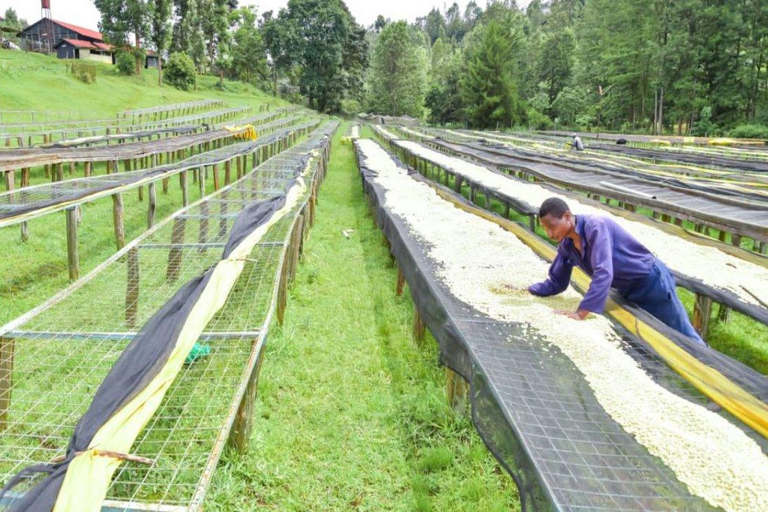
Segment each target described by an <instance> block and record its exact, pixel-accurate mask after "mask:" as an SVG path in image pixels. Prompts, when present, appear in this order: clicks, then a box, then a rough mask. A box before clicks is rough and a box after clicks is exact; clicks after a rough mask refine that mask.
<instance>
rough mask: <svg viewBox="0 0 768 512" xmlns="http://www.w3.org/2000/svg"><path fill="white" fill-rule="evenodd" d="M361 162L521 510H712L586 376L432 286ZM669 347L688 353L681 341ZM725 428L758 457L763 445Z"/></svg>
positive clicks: (681, 387) (691, 394)
mask: <svg viewBox="0 0 768 512" xmlns="http://www.w3.org/2000/svg"><path fill="white" fill-rule="evenodd" d="M358 163H359V165H360V171H361V177H362V181H363V188H364V190H365V192H366V193H367V194H368V197H369V199H370V201H371V203H372V205H373V206H374V211H375V217H376V221H377V223H378V225H379V226H380V228H381V229H382V230H383V232H384V234H385V236H386V238H387V239H388V240H389V242H390V245H391V249H392V252H393V254H394V256H395V258H396V259H397V261H398V265H399V267H400V269H401V270H402V272H403V274H404V275H405V278H406V281H407V282H408V285H409V288H410V290H411V294H412V296H413V299H414V302H415V304H416V307H417V309H418V311H419V312H420V314H421V316H422V318H423V319H424V320H425V322H426V324H427V326H428V327H429V329H430V331H431V332H432V333H433V334H434V336H435V338H436V339H437V341H438V343H439V344H440V349H441V350H440V358H441V360H442V362H444V363H445V364H446V365H447V366H449V367H450V368H452V369H453V370H455V371H456V372H457V373H459V374H461V375H462V376H463V377H464V378H465V379H466V380H467V381H468V382H469V383H470V386H471V392H470V398H471V402H472V416H473V421H474V424H475V426H476V428H477V430H478V432H479V433H480V435H481V437H482V438H483V440H484V441H485V443H486V444H487V445H488V447H489V448H490V450H491V451H492V452H493V454H494V455H495V456H496V457H497V458H498V459H499V461H500V462H501V463H502V465H503V466H504V467H505V468H506V469H507V470H508V471H510V473H511V474H512V475H513V476H514V478H515V481H516V483H517V484H518V487H519V490H520V495H521V502H522V504H523V507H524V508H525V509H533V510H627V511H629V510H691V511H705V510H714V508H713V507H711V506H710V505H709V504H707V503H706V502H705V501H704V500H703V499H701V498H698V497H696V496H693V495H691V494H690V493H689V492H688V490H687V487H686V486H685V485H684V484H682V483H680V482H679V481H678V480H677V478H676V477H675V475H674V474H673V472H672V471H671V470H670V469H669V468H668V467H666V466H665V465H664V464H663V463H662V462H661V461H660V459H658V458H657V457H655V456H653V455H651V454H650V453H649V452H648V451H647V450H646V449H645V447H643V446H642V445H640V444H639V443H637V441H635V439H634V438H633V437H632V436H630V435H629V434H627V433H626V432H625V431H624V430H623V429H622V428H621V426H620V425H618V424H617V423H616V422H615V421H613V420H612V419H611V418H610V417H609V416H608V414H607V413H606V412H605V411H604V409H603V408H602V406H601V405H600V404H599V403H598V402H597V400H596V398H595V397H594V395H593V393H592V391H591V389H590V387H589V385H588V383H587V382H586V381H585V379H584V377H583V375H582V374H581V373H580V372H579V371H578V369H576V368H575V366H574V365H573V363H572V362H571V361H570V360H569V359H568V358H567V357H566V356H564V355H563V354H562V353H561V352H559V350H557V349H553V348H548V347H547V346H546V345H547V344H545V343H544V342H543V341H542V340H540V339H537V338H535V337H531V335H529V334H526V331H524V329H523V328H522V327H523V326H521V325H519V324H515V323H511V322H510V323H507V322H499V321H495V320H493V319H490V318H489V317H487V316H486V315H484V314H482V313H480V312H479V311H477V310H475V309H473V308H472V307H471V306H469V305H467V304H465V303H462V302H460V301H459V300H457V299H456V298H455V297H453V296H452V295H451V294H450V292H449V291H448V290H447V288H446V287H445V285H444V284H442V282H440V281H439V279H438V278H437V277H436V275H437V272H438V269H437V268H436V266H435V265H436V264H435V263H434V262H433V261H431V260H430V259H429V257H428V256H427V251H428V249H427V247H425V246H424V244H423V242H420V241H419V240H417V239H415V238H414V236H412V235H411V234H410V231H409V229H408V227H407V225H406V224H405V223H404V222H403V220H402V219H400V218H399V217H398V216H397V215H395V214H393V213H391V212H390V211H389V210H388V209H387V208H386V207H385V206H383V203H384V198H385V196H386V191H385V190H383V189H382V188H381V187H380V186H379V185H377V184H376V183H375V181H374V179H375V176H376V172H375V170H372V169H369V168H366V167H365V166H364V165H363V162H362V160H361V159H360V155H359V154H358ZM412 175H413V173H412ZM510 236H512V235H510ZM639 316H642V313H639ZM644 319H645V318H644ZM648 320H649V323H653V320H652V319H648ZM656 325H658V322H656ZM659 327H660V326H659ZM660 328H661V327H660ZM617 331H618V332H619V333H620V334H622V335H623V337H624V344H623V347H624V349H625V350H626V351H627V353H628V354H629V355H630V356H631V357H633V358H634V360H635V361H637V362H638V364H640V365H641V366H642V367H643V369H644V370H645V371H646V372H647V373H648V374H649V375H650V376H651V377H652V378H653V379H654V380H655V381H656V382H657V383H658V384H659V385H661V386H663V387H664V388H666V389H667V390H669V391H670V392H672V393H675V394H677V395H678V396H681V397H684V398H686V399H687V400H690V401H692V402H694V403H697V404H701V405H703V406H709V407H713V406H714V404H713V403H712V402H710V401H709V400H708V399H706V398H705V397H703V396H702V395H701V394H700V393H698V392H697V391H696V390H695V389H693V388H692V386H690V385H689V384H688V383H687V382H685V381H684V380H683V379H682V378H680V377H679V376H678V375H677V374H676V373H674V372H673V371H672V370H670V369H669V367H668V366H667V365H666V364H664V363H663V362H662V361H660V360H659V358H658V357H657V355H656V354H655V353H654V352H653V351H652V350H651V349H650V348H649V347H648V346H647V345H646V344H645V343H644V342H643V341H642V340H638V339H634V338H632V337H630V336H629V335H628V333H627V332H626V331H624V330H622V329H621V328H617ZM667 334H668V335H670V336H673V333H670V332H667ZM681 338H682V339H681ZM675 341H677V342H679V343H680V344H682V345H684V346H686V347H687V346H689V345H690V342H686V341H685V339H684V338H683V337H680V336H678V337H677V338H676V339H675ZM545 348H547V350H544V349H545ZM715 408H716V407H715ZM720 414H722V415H723V416H725V417H727V418H729V419H732V418H730V416H729V415H728V414H726V413H723V412H720ZM732 421H734V423H736V424H737V425H739V427H740V428H741V429H742V430H744V431H745V432H746V433H747V435H750V437H752V438H753V439H755V440H756V441H757V442H758V443H760V444H761V447H762V448H763V451H764V452H765V443H764V442H763V440H762V438H760V436H758V435H757V434H756V433H754V432H753V431H751V430H750V429H749V428H747V427H746V426H744V425H742V424H740V423H739V422H737V421H736V420H733V419H732Z"/></svg>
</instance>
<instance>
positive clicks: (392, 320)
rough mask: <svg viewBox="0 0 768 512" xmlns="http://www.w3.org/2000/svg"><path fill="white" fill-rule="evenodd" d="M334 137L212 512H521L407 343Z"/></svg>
mask: <svg viewBox="0 0 768 512" xmlns="http://www.w3.org/2000/svg"><path fill="white" fill-rule="evenodd" d="M344 130H345V127H342V128H341V129H340V130H339V135H340V134H342V133H344ZM339 135H337V140H336V141H335V144H334V148H333V152H332V155H331V164H330V170H329V175H328V179H327V181H326V182H325V184H324V185H323V188H322V192H321V194H320V203H319V208H318V212H317V224H316V225H315V227H314V229H313V230H312V231H311V238H310V240H309V242H308V243H307V245H306V249H305V250H306V252H305V256H304V261H303V264H302V265H301V267H300V268H299V272H298V276H297V280H296V282H295V283H294V285H293V288H292V290H291V293H290V298H289V304H288V313H287V318H286V322H285V325H284V326H283V328H282V329H276V330H275V331H273V334H272V338H271V340H270V341H269V345H268V349H267V352H266V357H265V362H264V366H263V369H262V372H261V378H260V384H259V394H260V398H259V401H258V406H257V418H256V423H255V429H254V433H253V438H252V440H251V449H250V452H249V453H248V454H247V455H244V456H236V455H235V454H228V456H226V457H225V460H224V461H223V463H222V464H221V466H220V467H219V469H218V470H217V472H216V475H215V477H214V485H213V487H212V489H211V491H210V494H209V497H208V500H207V502H206V510H222V511H223V510H253V509H254V508H256V506H257V504H258V505H260V506H262V507H264V508H265V509H267V508H269V509H275V510H296V511H299V510H352V509H359V510H417V511H430V510H434V511H438V510H473V511H474V510H483V511H494V510H515V509H516V508H518V507H519V505H518V502H517V497H516V495H517V494H516V493H517V491H516V489H515V487H514V485H513V483H512V480H511V478H509V476H507V475H506V473H504V472H503V471H502V469H501V468H500V466H499V465H498V464H497V463H496V461H495V460H494V459H493V457H492V456H491V455H490V453H489V452H488V450H487V449H486V448H485V446H484V445H483V443H482V441H481V440H480V438H479V436H478V435H477V433H476V431H475V429H474V427H473V426H472V424H471V422H470V420H469V417H468V415H467V414H456V413H454V412H453V411H452V410H451V409H450V408H449V407H448V405H447V400H446V397H445V391H444V385H445V374H444V371H443V370H442V369H441V368H439V367H438V365H437V343H436V342H435V341H434V340H432V339H431V338H429V339H427V341H426V342H425V343H423V344H422V345H421V346H419V345H417V344H416V343H415V342H414V341H412V339H411V335H410V329H411V322H412V311H413V305H412V302H411V300H410V298H409V296H408V294H407V293H406V294H404V295H403V296H402V297H396V296H395V293H394V289H395V282H396V278H397V272H396V269H395V268H394V266H393V263H392V260H391V258H390V256H389V253H388V251H387V249H386V247H385V246H384V244H383V239H382V235H381V232H380V231H379V229H378V228H377V227H376V226H375V224H374V222H373V219H372V218H371V217H370V215H369V214H368V210H367V206H366V205H365V202H364V201H365V200H364V198H363V194H362V191H361V186H360V180H359V178H358V175H357V167H356V163H355V160H354V154H353V149H352V148H351V146H349V145H342V144H340V143H339V141H338V137H339ZM349 229H353V230H354V232H353V233H352V235H351V237H350V238H349V239H346V238H345V237H344V235H343V234H342V231H343V230H349Z"/></svg>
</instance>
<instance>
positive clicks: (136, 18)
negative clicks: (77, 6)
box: [94, 0, 149, 74]
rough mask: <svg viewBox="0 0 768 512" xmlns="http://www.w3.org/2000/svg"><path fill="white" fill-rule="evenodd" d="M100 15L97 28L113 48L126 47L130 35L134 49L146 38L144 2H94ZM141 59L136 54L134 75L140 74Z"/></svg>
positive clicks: (95, 0)
mask: <svg viewBox="0 0 768 512" xmlns="http://www.w3.org/2000/svg"><path fill="white" fill-rule="evenodd" d="M94 4H95V5H96V8H97V9H98V10H99V13H101V21H100V22H99V27H100V29H101V32H102V33H103V34H104V37H105V39H106V40H107V41H108V42H110V43H112V44H114V45H115V46H127V45H128V44H129V41H128V38H129V36H130V34H133V36H134V44H135V46H136V48H137V49H138V48H141V47H142V41H143V40H144V38H146V37H147V33H148V25H149V9H148V6H147V1H146V0H94ZM141 60H142V58H141V56H140V55H139V53H138V52H137V53H136V73H137V74H139V73H140V72H141V67H142V62H141Z"/></svg>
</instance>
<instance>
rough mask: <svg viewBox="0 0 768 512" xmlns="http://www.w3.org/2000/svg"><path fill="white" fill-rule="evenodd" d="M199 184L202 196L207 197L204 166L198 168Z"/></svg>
mask: <svg viewBox="0 0 768 512" xmlns="http://www.w3.org/2000/svg"><path fill="white" fill-rule="evenodd" d="M197 184H198V187H199V188H200V197H201V198H202V197H205V169H204V168H203V167H200V168H198V169H197Z"/></svg>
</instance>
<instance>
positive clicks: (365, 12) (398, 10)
mask: <svg viewBox="0 0 768 512" xmlns="http://www.w3.org/2000/svg"><path fill="white" fill-rule="evenodd" d="M456 2H457V3H458V4H459V6H460V7H461V9H462V12H464V7H465V6H466V5H467V3H469V0H456ZM452 3H453V1H450V2H444V1H442V0H387V1H386V2H372V1H371V0H346V4H347V7H349V10H350V11H351V12H352V15H353V16H354V17H355V19H356V20H357V22H358V23H360V24H362V25H364V26H368V25H371V24H373V22H374V21H375V20H376V17H377V16H378V15H379V14H382V15H384V17H385V18H391V19H393V20H399V19H406V20H408V21H414V20H415V19H416V18H417V17H419V16H426V14H427V13H428V12H429V11H430V10H431V9H432V8H433V7H437V8H439V9H442V10H443V11H445V9H446V8H447V7H448V6H450V5H451V4H452ZM477 3H478V4H479V5H480V6H483V7H484V6H485V3H486V2H485V0H477ZM526 3H527V2H518V4H519V5H523V4H526ZM287 4H288V0H240V5H255V6H257V7H258V11H259V13H262V12H265V11H270V10H273V11H278V10H279V9H280V8H281V7H285V6H286V5H287ZM9 7H13V8H14V9H15V10H16V12H17V13H18V14H19V17H20V18H25V19H26V20H27V21H28V22H29V23H34V22H35V21H37V20H39V19H40V2H39V1H37V0H0V15H2V14H4V13H5V11H6V9H8V8H9ZM51 12H52V14H53V18H54V19H57V20H60V21H64V22H68V23H72V24H75V25H79V26H81V27H84V28H90V29H97V28H98V23H99V11H97V10H96V7H94V5H93V1H92V0H51Z"/></svg>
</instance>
